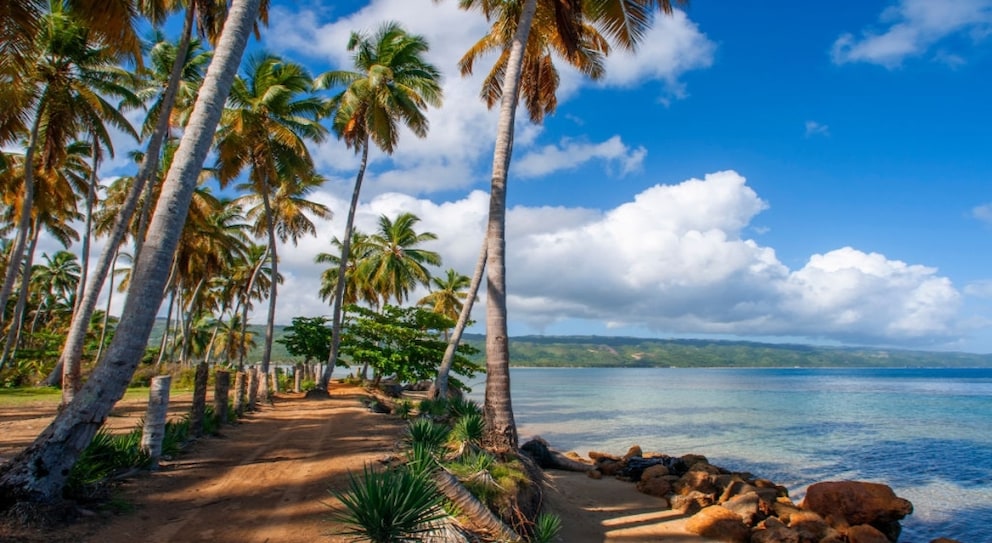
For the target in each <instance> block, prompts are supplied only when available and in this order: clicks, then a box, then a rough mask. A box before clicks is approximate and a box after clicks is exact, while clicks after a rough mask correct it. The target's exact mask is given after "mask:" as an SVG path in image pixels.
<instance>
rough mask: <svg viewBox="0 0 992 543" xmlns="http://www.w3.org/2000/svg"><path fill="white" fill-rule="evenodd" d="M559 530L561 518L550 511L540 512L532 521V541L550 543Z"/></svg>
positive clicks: (534, 542)
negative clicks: (535, 519)
mask: <svg viewBox="0 0 992 543" xmlns="http://www.w3.org/2000/svg"><path fill="white" fill-rule="evenodd" d="M560 531H561V518H560V517H559V516H558V515H553V514H550V513H541V514H540V515H539V516H538V517H537V521H536V522H535V523H534V535H533V537H531V541H532V543H551V542H552V541H554V540H555V538H557V537H558V532H560Z"/></svg>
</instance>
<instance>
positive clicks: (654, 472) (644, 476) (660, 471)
mask: <svg viewBox="0 0 992 543" xmlns="http://www.w3.org/2000/svg"><path fill="white" fill-rule="evenodd" d="M666 475H668V468H667V467H665V466H663V465H660V464H659V465H657V466H650V467H648V468H645V469H644V472H643V473H641V480H642V481H647V480H649V479H654V478H655V477H664V476H666Z"/></svg>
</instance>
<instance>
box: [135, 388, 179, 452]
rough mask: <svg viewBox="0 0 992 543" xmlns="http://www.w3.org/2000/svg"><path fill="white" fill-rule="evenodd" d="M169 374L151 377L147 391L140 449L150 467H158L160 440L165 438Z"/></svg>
mask: <svg viewBox="0 0 992 543" xmlns="http://www.w3.org/2000/svg"><path fill="white" fill-rule="evenodd" d="M171 384H172V376H171V375H159V376H156V377H152V386H151V390H149V391H148V409H147V410H146V411H145V426H144V428H143V429H142V432H141V450H143V451H145V453H147V454H148V458H149V459H150V460H151V463H150V467H151V469H156V468H157V467H158V461H159V459H160V458H161V457H162V440H163V439H164V438H165V423H166V421H167V419H168V414H169V386H170V385H171Z"/></svg>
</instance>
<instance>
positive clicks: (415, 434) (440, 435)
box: [407, 418, 451, 451]
mask: <svg viewBox="0 0 992 543" xmlns="http://www.w3.org/2000/svg"><path fill="white" fill-rule="evenodd" d="M450 432H451V430H450V429H449V428H448V427H447V426H445V425H443V424H439V423H437V422H434V421H433V420H431V419H427V418H418V419H416V420H414V421H412V422H410V427H409V428H408V429H407V433H408V434H409V436H410V442H411V443H412V444H413V445H422V446H423V447H425V448H427V449H428V450H431V451H438V450H440V449H441V447H443V446H444V444H445V443H446V442H447V441H448V434H449V433H450Z"/></svg>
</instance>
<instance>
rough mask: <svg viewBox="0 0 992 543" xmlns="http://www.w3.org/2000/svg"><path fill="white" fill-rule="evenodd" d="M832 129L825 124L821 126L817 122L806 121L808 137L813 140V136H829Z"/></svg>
mask: <svg viewBox="0 0 992 543" xmlns="http://www.w3.org/2000/svg"><path fill="white" fill-rule="evenodd" d="M829 135H830V127H829V126H827V125H825V124H820V123H818V122H816V121H806V137H807V138H812V137H813V136H829Z"/></svg>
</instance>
